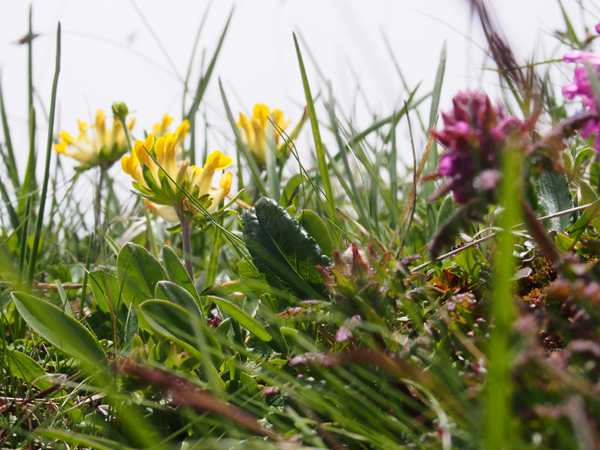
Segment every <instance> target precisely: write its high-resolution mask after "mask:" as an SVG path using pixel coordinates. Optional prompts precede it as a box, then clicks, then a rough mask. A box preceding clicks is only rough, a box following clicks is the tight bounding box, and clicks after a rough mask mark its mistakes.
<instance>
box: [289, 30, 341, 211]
mask: <svg viewBox="0 0 600 450" xmlns="http://www.w3.org/2000/svg"><path fill="white" fill-rule="evenodd" d="M294 44H295V46H296V54H297V55H298V64H299V66H300V74H301V75H302V84H303V86H304V95H305V96H306V106H307V108H308V117H309V118H310V124H311V128H312V135H313V139H314V142H315V150H316V152H317V165H318V167H319V174H320V176H321V180H322V181H323V190H324V191H325V197H326V198H327V202H326V209H327V212H328V215H329V218H330V219H331V220H332V221H334V222H336V221H337V219H336V215H335V213H334V209H333V208H334V207H333V206H332V205H334V199H335V197H334V196H333V189H332V188H331V180H330V179H329V167H328V166H327V161H326V159H325V149H324V147H323V141H322V140H321V131H320V130H319V121H318V119H317V113H316V111H315V104H314V101H313V97H312V94H311V92H310V86H309V84H308V78H307V76H306V69H305V68H304V62H303V61H302V54H301V53H300V46H299V45H298V39H296V35H295V34H294Z"/></svg>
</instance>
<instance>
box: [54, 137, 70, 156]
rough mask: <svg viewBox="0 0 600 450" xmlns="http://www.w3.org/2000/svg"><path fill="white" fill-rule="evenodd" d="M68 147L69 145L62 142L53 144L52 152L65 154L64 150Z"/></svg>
mask: <svg viewBox="0 0 600 450" xmlns="http://www.w3.org/2000/svg"><path fill="white" fill-rule="evenodd" d="M68 146H69V144H68V143H67V141H65V140H62V141H60V142H59V143H58V144H54V150H56V152H57V153H65V154H66V150H67V147H68Z"/></svg>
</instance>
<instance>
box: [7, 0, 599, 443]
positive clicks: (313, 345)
mask: <svg viewBox="0 0 600 450" xmlns="http://www.w3.org/2000/svg"><path fill="white" fill-rule="evenodd" d="M474 6H475V10H476V11H477V12H478V14H479V16H480V18H481V23H482V26H483V29H484V32H485V36H486V37H487V40H488V45H489V49H488V51H489V55H490V57H491V59H492V60H493V62H494V63H495V65H496V68H497V69H498V73H499V81H500V85H501V88H502V91H501V92H502V94H503V95H504V97H503V99H502V101H501V102H497V103H496V102H494V100H493V95H492V94H491V93H490V94H489V95H488V94H486V93H484V92H483V91H480V90H477V91H464V92H459V93H457V94H456V95H455V96H454V99H453V105H452V106H451V107H450V105H443V104H442V105H440V104H439V102H440V92H441V90H442V88H443V80H444V71H445V64H446V50H445V47H444V49H443V50H442V54H441V58H440V63H439V68H438V73H437V76H436V80H435V85H434V86H432V88H433V90H432V92H431V93H430V94H426V95H423V94H422V93H421V91H420V90H419V89H422V88H420V86H419V87H417V88H415V89H414V90H413V91H410V92H408V94H407V97H406V100H405V101H404V102H403V104H401V105H398V107H397V108H396V109H395V110H393V111H390V112H388V116H387V117H384V118H380V117H376V118H374V120H373V122H372V123H371V124H370V125H368V126H367V127H365V128H364V129H363V130H362V131H360V130H357V129H356V126H355V124H354V123H352V122H351V121H349V120H346V119H345V116H344V113H343V111H341V110H340V108H339V107H338V106H337V103H336V99H335V97H334V95H333V89H332V87H331V86H329V87H328V89H327V91H328V96H326V97H327V99H326V101H325V102H323V99H324V96H323V92H319V93H318V94H317V95H314V93H315V92H318V91H317V89H318V88H319V87H318V86H315V85H310V84H309V78H308V77H307V70H310V69H311V68H310V67H307V64H306V63H305V61H306V60H304V59H303V56H304V55H306V54H308V52H307V51H306V50H305V49H304V48H303V47H302V46H301V45H300V44H299V42H298V40H297V39H296V37H295V36H293V37H292V36H290V51H291V52H294V54H295V55H296V56H297V59H298V65H299V71H300V74H301V79H302V88H303V92H304V94H305V98H304V100H305V101H306V108H305V111H304V114H303V116H302V119H301V120H300V121H299V122H298V123H297V124H294V126H293V130H292V128H291V127H290V121H285V120H284V118H283V112H282V111H280V110H277V109H275V110H273V112H271V111H270V110H269V108H268V107H267V106H265V105H263V104H257V105H256V106H255V108H254V112H253V115H252V117H251V119H250V120H249V119H248V118H247V116H246V115H244V113H241V112H240V113H239V118H240V120H239V122H237V123H236V121H235V118H234V115H233V113H232V111H231V108H230V106H229V103H228V100H227V95H226V92H225V89H224V88H223V86H222V84H221V83H219V88H220V92H221V96H222V100H223V112H224V116H226V117H227V121H228V122H229V125H230V126H231V130H229V131H230V132H229V133H228V134H229V135H230V139H231V142H232V143H233V145H231V146H230V147H229V148H227V149H224V150H223V152H221V151H218V150H214V152H213V151H205V152H204V155H203V156H202V157H200V156H199V155H200V152H199V151H197V149H196V142H197V141H198V133H200V130H201V127H200V126H199V122H200V118H199V116H198V110H199V106H200V104H201V102H202V99H203V95H204V93H205V91H206V89H207V87H208V85H209V83H211V78H212V77H211V75H212V73H213V70H214V67H215V64H216V61H217V58H218V56H219V54H220V52H221V47H222V45H223V43H224V41H225V38H226V34H227V30H228V27H229V24H230V21H229V20H231V17H230V18H229V20H228V21H227V24H226V25H225V27H224V29H223V32H222V34H221V36H220V40H219V44H218V47H217V49H216V51H215V52H214V54H213V56H212V58H211V62H210V64H209V66H208V68H207V69H206V71H205V72H204V73H203V74H202V76H201V77H200V79H199V81H198V86H197V90H196V91H195V92H194V93H192V94H193V95H192V97H193V98H194V100H193V104H192V106H191V107H190V109H189V110H188V111H187V112H186V110H185V108H184V117H182V121H181V125H180V126H179V127H178V128H177V130H176V131H175V132H174V133H171V132H169V131H168V129H169V126H170V124H171V122H172V120H173V119H172V118H171V117H169V116H168V115H165V116H164V117H163V119H162V121H161V122H160V123H157V124H156V125H154V126H152V127H151V126H147V124H146V125H144V124H139V123H137V124H136V127H135V128H134V127H133V120H131V117H130V116H131V114H130V113H129V108H128V107H127V106H126V105H124V104H123V103H115V104H114V105H113V108H112V114H113V128H112V130H107V129H106V125H105V122H106V119H105V116H104V113H103V112H102V111H101V110H99V111H98V114H97V117H96V124H95V129H94V132H95V133H94V134H93V135H92V134H91V133H90V131H91V130H90V129H89V127H87V125H86V124H85V123H82V122H80V123H79V133H80V134H79V137H78V138H77V139H75V138H73V137H72V136H71V135H70V134H69V133H68V132H67V131H61V132H60V133H58V135H57V136H55V135H54V131H53V120H54V111H55V105H56V98H57V95H60V89H59V90H58V94H57V86H59V85H60V79H59V72H60V56H61V50H60V49H61V47H60V36H61V34H60V33H61V32H60V25H59V27H58V30H57V48H56V51H57V54H56V61H57V63H56V74H55V79H54V85H53V96H52V105H51V115H50V120H49V131H48V145H47V149H46V151H47V153H46V164H45V172H44V179H43V181H41V182H40V181H38V180H37V179H36V177H35V174H36V171H35V151H33V150H30V153H29V154H30V155H32V156H30V159H29V165H28V169H27V172H26V173H25V175H24V176H23V177H21V174H20V172H19V170H17V165H16V162H15V161H16V159H15V155H16V154H23V153H26V152H23V151H18V150H17V149H15V148H13V146H12V143H11V139H10V129H9V127H8V122H7V120H6V114H7V113H6V111H5V107H4V104H3V101H2V96H1V95H0V106H1V108H0V112H1V115H2V125H3V136H4V138H3V142H2V144H1V146H0V149H1V152H2V160H3V162H4V165H3V168H2V170H3V173H2V176H0V193H1V194H2V200H3V210H2V211H3V212H2V215H1V216H0V219H1V222H0V225H1V230H0V231H1V234H0V237H1V242H0V258H1V260H0V264H2V270H1V271H0V308H1V312H2V315H1V317H0V330H1V331H2V336H3V339H2V341H1V346H0V377H1V380H2V382H1V383H0V394H1V397H0V400H1V401H0V411H1V413H2V414H1V415H0V424H1V427H0V428H1V430H0V441H1V442H2V447H3V448H48V449H50V448H52V449H54V448H56V449H59V448H61V449H62V448H95V449H133V448H148V449H163V448H172V449H192V448H223V449H225V448H257V449H265V448H267V449H268V448H335V449H341V448H352V449H391V448H418V449H428V448H443V449H450V448H453V447H456V448H465V449H471V448H489V449H495V448H497V449H505V448H540V449H550V448H568V449H572V448H573V449H574V448H581V449H583V448H586V449H592V448H600V432H599V431H598V430H600V363H599V361H600V256H599V255H600V240H599V233H600V217H599V214H600V207H599V205H600V203H599V202H600V200H599V199H598V195H599V192H598V189H599V186H600V185H599V180H600V162H599V158H598V153H597V151H598V150H599V149H600V148H599V139H600V138H599V137H598V131H599V130H600V128H599V123H600V116H599V112H598V101H599V99H600V84H599V82H598V76H599V75H600V69H599V67H600V56H598V55H596V54H594V53H593V52H592V46H593V39H591V38H585V39H582V37H581V36H578V34H577V32H576V30H575V29H574V28H573V26H572V24H571V21H570V20H569V17H568V16H567V14H566V13H564V19H565V28H566V32H564V33H563V32H556V38H557V39H558V41H560V45H561V46H563V47H564V48H566V47H568V48H569V50H568V51H567V50H565V57H564V62H556V61H545V62H541V63H539V62H534V61H531V62H530V63H519V62H518V61H517V59H516V57H515V56H514V54H513V52H512V50H511V48H510V47H509V46H508V44H507V43H506V42H505V41H504V40H503V39H502V38H501V34H500V33H499V32H498V30H496V29H495V28H494V26H493V25H492V22H491V20H490V18H489V16H488V13H487V11H486V10H485V7H484V6H483V4H482V3H480V2H474ZM563 11H564V10H563ZM597 31H598V32H599V33H600V26H599V27H597ZM32 36H33V34H32V32H31V30H30V32H29V34H28V37H27V39H26V41H25V43H26V44H27V45H28V46H29V48H31V47H32V45H34V43H33V37H32ZM561 48H562V47H561ZM565 63H577V64H579V65H578V67H577V68H576V69H575V77H574V82H573V84H567V85H565V87H564V88H563V94H564V98H565V99H566V100H569V101H574V102H575V103H576V104H578V102H579V98H581V99H583V108H584V110H582V111H578V112H576V113H575V114H574V115H571V116H568V115H567V111H570V110H571V106H570V105H569V103H568V102H567V101H566V100H564V101H563V100H561V97H560V96H556V95H555V92H554V91H555V85H556V84H557V80H556V77H558V76H559V74H558V73H557V71H556V69H555V68H556V66H559V68H560V70H561V71H567V70H568V68H569V66H567V65H565ZM542 64H543V65H542ZM540 65H542V67H547V68H548V69H547V72H546V74H545V76H541V75H540V74H538V70H539V67H537V66H540ZM32 69H33V68H32V67H30V71H31V70H32ZM62 70H63V71H64V70H70V68H69V67H66V68H65V67H63V68H62ZM188 81H189V80H186V82H185V92H184V97H185V95H186V94H190V93H191V89H190V87H189V85H188ZM211 84H214V81H212V83H211ZM32 89H33V87H32V86H31V85H30V90H32ZM407 91H408V89H407ZM417 91H419V92H417ZM0 94H1V90H0ZM430 97H431V114H430V116H429V120H428V122H427V126H425V125H424V123H423V121H422V120H421V115H420V113H421V110H420V108H419V105H420V104H421V102H423V101H424V100H425V99H429V98H430ZM29 101H30V103H29V110H30V112H31V114H30V120H31V125H32V130H34V129H35V108H34V105H33V100H32V97H31V96H30V99H29ZM322 103H325V104H324V105H322ZM184 104H185V102H184ZM322 106H324V109H322V108H321V107H322ZM440 106H441V108H442V110H443V111H444V112H442V113H441V120H440V122H439V125H437V123H438V122H437V120H436V118H437V116H438V107H440ZM322 110H323V111H325V112H326V114H323V115H321V111H322ZM318 113H319V115H317V114H318ZM325 116H327V117H328V120H329V121H328V122H327V121H325V122H324V120H326V119H325ZM205 120H206V118H205ZM305 123H310V127H307V128H310V130H304V131H303V127H304V124H305ZM417 123H419V124H418V126H417ZM400 124H403V125H404V124H406V125H407V126H408V127H409V130H410V136H411V145H412V146H413V161H412V162H410V163H405V162H403V161H400V160H398V155H399V152H398V145H399V142H400V138H399V136H398V130H397V129H398V126H399V125H400ZM145 126H146V128H144V127H145ZM134 130H135V133H136V136H134V135H133V133H134ZM290 130H291V131H290ZM288 131H290V133H289V134H288ZM301 132H306V133H310V134H311V135H312V140H311V144H310V145H311V146H314V147H313V148H312V150H313V152H312V153H313V154H314V157H313V161H312V162H313V163H314V164H313V166H314V167H310V166H309V165H307V163H306V161H304V160H303V159H302V158H300V152H299V151H298V149H297V148H296V145H297V142H299V141H298V136H299V135H300V133H301ZM417 133H422V136H424V139H422V140H423V141H428V145H427V147H426V148H425V149H422V150H423V152H422V153H421V151H420V150H421V149H418V148H415V145H416V144H415V142H416V140H415V139H414V136H415V135H417ZM135 137H138V138H140V139H138V140H136V139H135ZM329 141H331V142H332V143H333V146H327V143H328V142H329ZM31 145H32V146H33V145H34V140H33V139H32V140H31ZM298 145H300V144H298ZM438 145H439V146H440V147H441V149H439V151H438V147H437V146H438ZM53 147H54V149H55V150H56V153H55V152H53V151H52V148H53ZM34 150H35V149H34ZM17 152H18V153H17ZM418 154H419V158H418V157H417V155H418ZM65 156H70V157H72V158H75V159H76V160H77V161H78V163H80V165H79V166H78V167H77V168H76V172H75V175H74V176H72V177H71V178H69V177H66V175H65V173H64V171H62V166H61V165H60V161H61V158H64V157H65ZM57 157H58V161H57V167H58V168H61V170H58V169H57V171H56V172H55V173H54V174H52V175H51V174H50V167H51V165H50V161H51V159H53V158H57ZM119 159H120V160H121V168H122V170H123V171H124V172H125V174H127V175H129V176H130V177H131V178H132V179H133V182H132V187H133V189H132V191H131V192H120V191H119V190H118V188H117V187H116V184H115V183H114V180H115V178H117V177H120V176H121V175H123V173H119V168H118V164H114V163H115V162H117V161H118V160H119ZM197 160H198V161H199V163H198V165H196V161H197ZM234 161H236V162H237V165H233V163H234ZM398 164H402V165H404V168H405V169H407V170H406V171H405V172H406V176H405V177H403V175H402V174H403V173H404V172H403V171H401V170H398ZM31 167H33V168H31ZM229 167H235V169H232V171H230V172H224V173H222V171H223V169H225V168H229ZM86 171H97V173H98V175H99V176H98V177H97V185H96V186H95V190H96V195H95V197H94V198H93V199H86V200H84V201H87V202H89V203H90V204H92V203H93V204H94V208H95V214H94V217H93V220H91V219H90V217H87V216H86V215H85V213H82V212H79V210H80V208H79V207H80V205H79V204H77V201H76V200H75V198H76V196H74V195H73V191H74V190H75V189H76V186H77V185H78V184H80V183H85V182H87V181H86V180H85V178H84V177H82V176H81V175H82V174H84V173H85V172H86ZM215 174H217V176H218V178H220V182H219V185H218V186H217V187H215V186H213V185H212V184H213V181H212V180H213V177H214V175H215ZM4 175H6V176H4ZM61 177H66V178H65V179H66V180H67V181H68V183H69V187H68V188H67V193H66V194H65V197H64V199H59V198H57V196H56V193H55V192H52V191H49V190H48V186H49V179H50V178H51V179H52V185H53V186H56V184H57V183H58V181H59V179H62V178H61ZM436 180H438V181H436ZM123 198H128V199H129V198H132V199H133V201H132V202H122V201H121V200H122V199H123ZM124 205H128V206H124ZM92 222H93V224H92ZM165 222H168V223H169V224H168V225H167V224H166V223H165Z"/></svg>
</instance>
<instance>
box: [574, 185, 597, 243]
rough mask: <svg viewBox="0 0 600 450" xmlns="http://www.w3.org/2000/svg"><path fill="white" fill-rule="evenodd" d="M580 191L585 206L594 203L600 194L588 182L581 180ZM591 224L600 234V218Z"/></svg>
mask: <svg viewBox="0 0 600 450" xmlns="http://www.w3.org/2000/svg"><path fill="white" fill-rule="evenodd" d="M579 189H580V190H581V198H582V200H583V204H584V205H588V204H590V203H594V202H595V201H596V200H597V199H598V194H596V191H595V190H594V188H593V187H592V186H590V185H589V184H588V183H587V182H585V181H583V180H580V181H579ZM591 223H592V225H594V228H595V229H596V233H599V234H600V217H596V218H594V219H592V222H591Z"/></svg>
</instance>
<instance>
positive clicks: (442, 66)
mask: <svg viewBox="0 0 600 450" xmlns="http://www.w3.org/2000/svg"><path fill="white" fill-rule="evenodd" d="M445 72H446V42H445V41H444V45H443V46H442V52H441V54H440V62H439V64H438V69H437V74H436V76H435V84H434V85H433V93H432V95H431V110H430V111H429V128H431V127H433V124H434V123H435V120H436V118H437V116H438V109H439V107H440V96H441V94H442V85H443V83H444V73H445ZM437 160H438V152H437V144H436V143H435V142H434V143H433V146H432V147H431V152H430V153H429V160H428V170H430V171H433V169H434V167H435V166H436V165H437Z"/></svg>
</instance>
